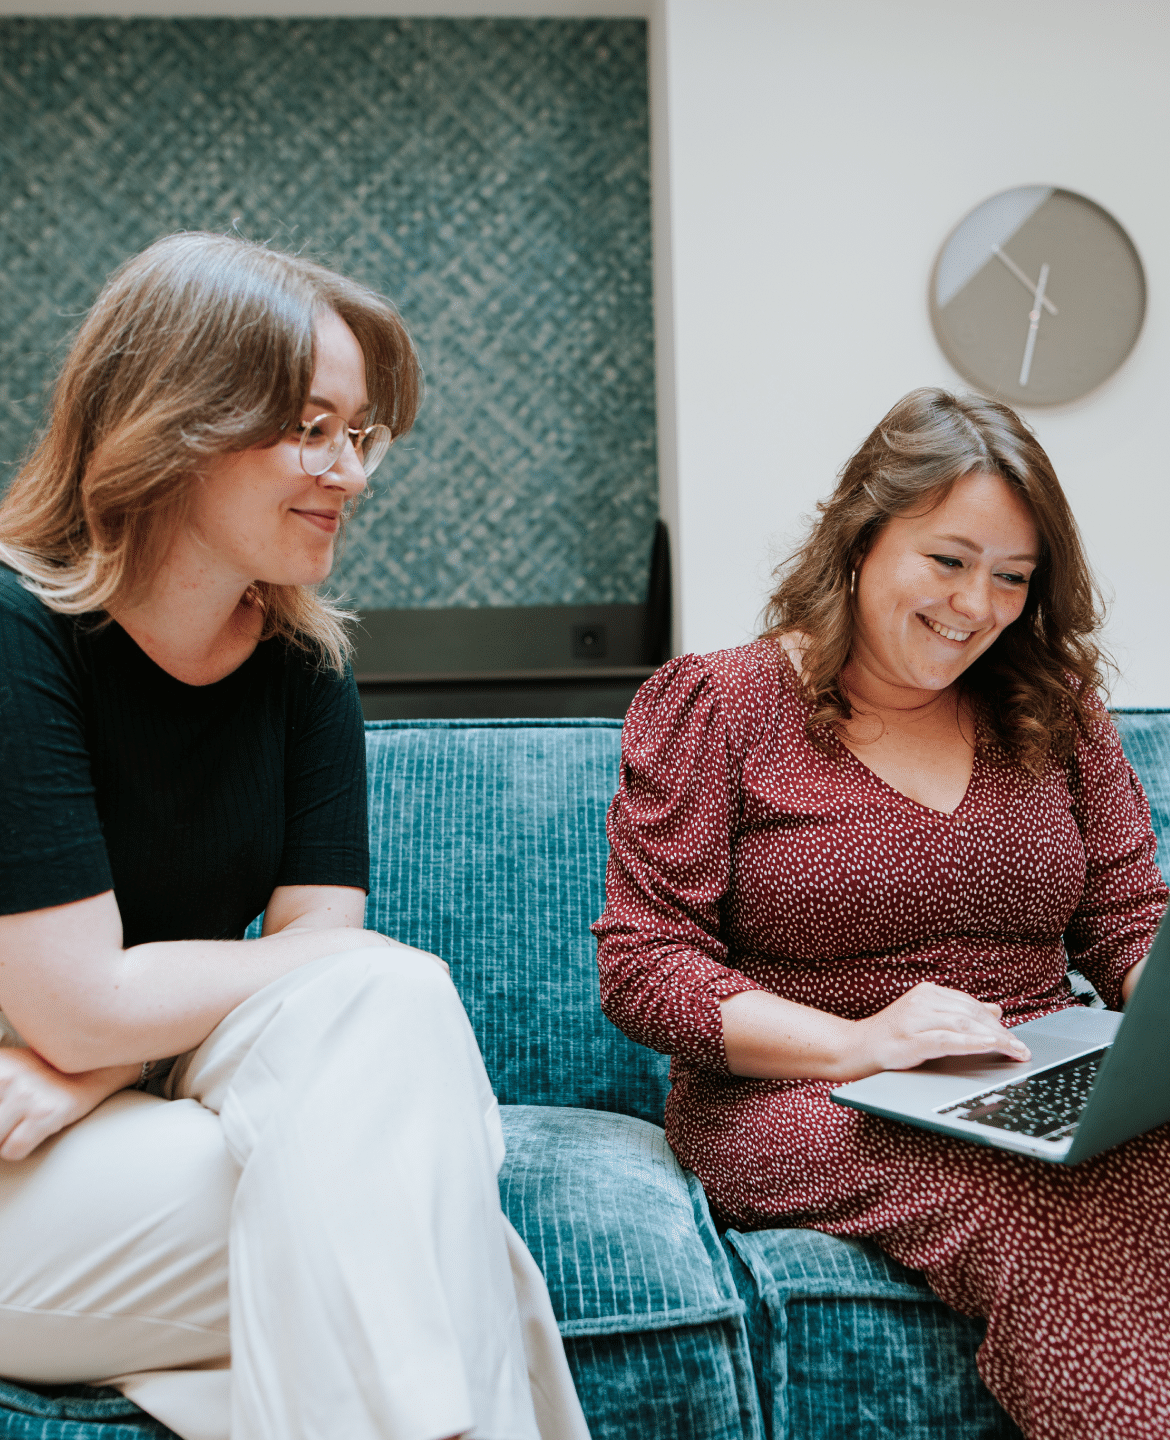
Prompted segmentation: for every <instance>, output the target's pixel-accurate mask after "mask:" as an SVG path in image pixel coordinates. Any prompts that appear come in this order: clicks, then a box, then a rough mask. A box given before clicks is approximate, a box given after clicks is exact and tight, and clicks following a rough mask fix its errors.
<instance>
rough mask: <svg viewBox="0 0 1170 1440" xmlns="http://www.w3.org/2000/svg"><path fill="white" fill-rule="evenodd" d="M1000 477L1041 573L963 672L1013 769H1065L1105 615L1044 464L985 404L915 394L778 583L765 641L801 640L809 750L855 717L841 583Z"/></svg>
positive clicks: (849, 625)
mask: <svg viewBox="0 0 1170 1440" xmlns="http://www.w3.org/2000/svg"><path fill="white" fill-rule="evenodd" d="M976 473H981V474H989V475H998V476H1000V477H1001V478H1002V479H1003V480H1004V481H1006V483H1007V484H1008V485H1010V486H1011V488H1012V489H1013V490H1015V491H1016V493H1017V494H1018V495H1019V496H1020V497H1021V498H1022V499H1023V501H1024V503H1025V504H1026V505H1027V507H1028V509H1029V510H1030V511H1031V514H1032V518H1033V520H1034V522H1035V524H1036V529H1037V531H1038V532H1039V535H1040V562H1039V564H1038V565H1037V567H1036V569H1035V571H1034V572H1033V574H1032V579H1031V581H1030V583H1029V585H1028V597H1027V600H1026V601H1025V602H1024V609H1023V612H1022V613H1021V615H1020V617H1019V618H1018V619H1017V620H1016V621H1015V622H1014V623H1013V624H1011V625H1009V626H1008V628H1007V629H1006V630H1005V631H1004V632H1003V634H1002V635H1001V636H1000V637H999V639H998V640H997V641H996V642H995V644H994V645H993V646H992V647H991V648H990V650H988V651H987V652H986V653H985V654H983V655H981V656H980V657H979V658H978V659H977V660H976V661H975V663H974V664H973V665H972V666H971V667H970V668H969V669H968V670H966V671H965V672H964V674H963V676H962V677H961V681H960V683H961V685H962V687H963V690H964V693H966V694H967V695H969V696H971V697H972V698H973V699H975V700H977V701H978V702H980V703H979V710H980V715H981V718H982V720H983V723H984V725H985V726H986V727H987V728H988V730H989V731H990V733H991V735H992V736H993V737H994V739H995V740H996V741H997V742H998V743H999V745H1000V746H1001V747H1002V749H1003V751H1004V752H1005V754H1006V755H1007V756H1008V757H1010V758H1011V759H1012V760H1014V761H1016V762H1018V763H1020V764H1022V765H1023V766H1025V767H1026V768H1027V769H1028V770H1030V771H1032V772H1033V773H1037V772H1038V771H1039V770H1040V769H1041V768H1042V767H1043V765H1044V763H1045V761H1046V760H1047V758H1048V756H1049V755H1053V756H1055V757H1056V758H1057V759H1059V760H1062V761H1063V760H1067V759H1068V757H1069V756H1070V755H1071V754H1072V750H1073V747H1074V745H1075V743H1076V739H1077V735H1078V734H1088V733H1089V731H1090V730H1091V728H1092V726H1093V723H1094V720H1093V713H1092V711H1091V710H1090V708H1089V707H1088V706H1087V705H1086V703H1085V698H1084V697H1085V695H1086V694H1087V692H1088V691H1089V690H1091V689H1093V688H1095V687H1103V683H1104V676H1103V673H1102V672H1103V669H1104V668H1105V665H1106V664H1107V662H1106V661H1105V659H1104V657H1103V655H1102V652H1101V650H1100V648H1099V646H1098V645H1097V643H1096V640H1095V636H1096V634H1097V632H1098V631H1099V629H1100V627H1101V624H1102V620H1103V606H1102V604H1101V600H1100V596H1099V594H1098V592H1097V588H1096V586H1095V584H1094V582H1093V577H1092V574H1091V573H1090V570H1089V566H1088V562H1087V561H1086V559H1085V553H1084V549H1083V547H1082V545H1081V540H1080V534H1079V532H1078V530H1077V524H1076V521H1075V520H1074V519H1073V515H1072V511H1071V510H1070V509H1069V504H1068V501H1067V500H1066V499H1065V495H1064V491H1063V490H1062V489H1061V488H1060V482H1059V481H1058V480H1057V478H1056V472H1055V470H1054V469H1053V467H1052V462H1051V461H1050V460H1049V458H1048V456H1047V455H1046V454H1045V452H1044V450H1043V448H1042V446H1041V445H1040V442H1039V441H1038V440H1037V439H1036V437H1035V435H1033V434H1032V432H1031V430H1029V429H1028V427H1027V426H1026V425H1025V424H1024V422H1023V421H1022V420H1021V419H1020V417H1019V416H1018V415H1017V414H1016V413H1015V412H1014V411H1013V410H1009V409H1008V407H1007V406H1006V405H1000V404H998V403H997V402H996V401H994V400H985V399H983V398H981V397H979V396H973V395H967V396H963V397H957V396H954V395H951V394H949V393H948V392H947V391H945V390H936V389H921V390H913V391H911V392H910V394H909V395H907V396H905V397H904V398H903V399H902V400H899V402H898V403H897V405H895V406H894V408H893V409H892V410H891V411H890V413H889V414H888V415H887V416H886V417H885V418H884V419H883V420H882V421H881V423H880V424H879V425H878V426H877V427H876V429H874V430H873V432H872V433H871V434H870V435H869V436H868V437H867V438H866V439H865V440H864V441H863V442H862V444H861V446H860V448H859V449H858V450H857V452H856V453H855V454H854V455H853V456H852V457H851V458H850V460H849V461H848V463H847V464H846V466H845V468H844V470H842V472H841V475H840V477H839V479H838V483H837V488H836V489H835V490H834V491H833V493H832V495H830V496H829V498H828V499H827V500H823V501H821V502H820V503H819V504H818V506H817V510H818V512H819V518H818V519H817V520H816V521H815V522H814V524H813V527H812V530H811V533H810V534H809V536H808V538H807V540H805V542H804V544H803V545H802V546H801V547H800V549H799V550H797V551H796V552H795V554H794V555H792V556H791V557H790V559H789V560H787V561H786V562H785V563H784V564H782V565H781V566H780V567H779V569H778V570H777V572H776V578H777V580H778V581H779V584H778V585H777V588H776V590H775V591H774V593H773V594H772V596H771V599H770V600H769V602H768V607H767V609H766V611H765V614H764V622H765V626H766V629H765V632H764V633H765V634H766V635H769V636H772V637H776V636H779V635H781V634H783V633H785V632H786V631H799V632H802V633H803V634H804V635H805V636H806V637H807V639H808V645H807V648H806V650H805V651H804V655H803V658H802V666H801V672H802V681H803V685H804V691H805V695H806V697H807V698H808V700H809V701H810V703H811V704H812V706H813V709H812V713H811V714H810V715H809V717H808V720H807V721H806V730H807V733H808V737H809V740H810V741H811V742H812V743H813V744H814V745H816V746H817V747H818V748H819V749H825V748H826V746H827V743H828V740H827V736H828V733H829V732H830V731H831V729H832V728H833V727H835V726H837V725H839V724H840V723H841V722H843V721H846V720H848V719H849V718H850V717H851V715H852V713H853V712H852V708H851V706H850V703H849V697H848V694H847V692H846V690H845V688H844V686H843V685H842V683H841V672H842V670H843V669H844V668H845V665H846V662H847V661H848V659H849V654H850V651H851V650H852V648H853V634H854V625H855V611H854V605H853V599H852V594H851V583H850V578H851V574H852V572H853V571H854V570H856V569H857V568H858V567H859V566H860V564H861V562H862V560H863V559H864V557H865V555H866V553H867V551H868V550H869V547H870V546H871V545H872V544H873V542H874V540H875V538H876V537H877V535H878V533H879V531H880V530H881V529H882V528H883V527H884V526H885V524H886V523H887V522H888V521H889V520H891V519H892V518H893V517H894V516H896V515H905V514H910V513H913V512H916V511H918V512H920V511H922V510H923V509H924V508H927V509H929V508H932V507H933V506H934V505H937V504H940V503H941V502H942V501H943V500H945V498H946V496H947V495H948V494H949V493H950V490H951V487H952V486H953V485H954V484H955V482H956V481H957V480H960V479H962V478H963V476H965V475H972V474H976Z"/></svg>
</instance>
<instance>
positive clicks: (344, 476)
mask: <svg viewBox="0 0 1170 1440" xmlns="http://www.w3.org/2000/svg"><path fill="white" fill-rule="evenodd" d="M319 479H320V482H321V484H322V485H328V486H329V487H330V488H331V489H339V490H344V491H346V494H347V498H352V497H353V496H355V495H360V494H361V493H362V491H363V490H364V489H365V488H366V486H367V485H368V484H369V483H370V482H369V479H368V478H367V476H366V472H365V471H364V470H363V469H362V462H361V461H360V460H359V459H358V453H357V451H356V450H355V449H354V446H353V441H352V439H351V438H350V437H349V436H348V435H346V437H345V444H344V445H342V447H341V453H340V454H339V455H338V457H337V459H336V460H334V462H333V464H332V465H330V467H329V469H328V470H326V471H325V473H324V474H323V475H321V476H320V477H319Z"/></svg>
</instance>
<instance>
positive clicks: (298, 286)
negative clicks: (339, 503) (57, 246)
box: [0, 232, 421, 671]
mask: <svg viewBox="0 0 1170 1440" xmlns="http://www.w3.org/2000/svg"><path fill="white" fill-rule="evenodd" d="M322 309H329V310H332V311H334V312H335V313H336V314H337V315H339V316H340V317H341V319H342V320H344V321H345V323H346V324H347V325H348V326H349V328H350V329H351V330H352V331H353V333H354V335H355V336H356V338H357V341H358V344H359V345H360V346H361V348H362V354H363V356H364V357H365V362H366V384H367V389H368V393H369V397H370V403H371V411H370V423H373V422H374V421H381V422H382V423H383V424H385V425H388V426H389V427H390V430H391V431H392V433H393V435H394V436H395V437H396V438H397V437H398V436H400V435H401V434H403V433H404V432H405V431H406V430H409V428H410V426H411V425H412V424H413V422H414V418H415V414H416V412H417V409H418V405H419V399H420V389H421V374H420V370H419V366H418V361H417V359H416V357H415V353H414V349H413V347H412V345H411V342H410V337H409V336H408V335H407V333H406V330H405V327H404V326H403V324H402V321H401V320H400V319H399V318H398V315H397V313H396V312H395V310H394V308H393V306H391V305H390V304H389V302H388V301H386V300H384V299H383V298H382V297H381V296H380V295H378V294H376V293H375V292H374V291H373V290H370V289H368V288H367V287H366V286H364V285H361V284H358V283H357V282H356V281H353V280H347V279H345V278H344V277H343V276H341V275H337V274H335V273H334V272H333V271H331V270H327V269H325V267H324V266H321V265H317V264H314V263H313V262H312V261H309V260H304V259H301V258H299V257H297V256H292V255H285V254H282V253H280V252H279V251H275V250H270V249H269V248H268V247H267V246H264V245H259V244H256V243H255V242H253V241H250V240H244V239H241V238H240V237H238V236H235V235H211V234H203V233H198V232H195V233H187V234H180V235H170V236H168V237H167V238H166V239H164V240H159V241H157V242H156V243H155V244H154V245H151V246H150V248H149V249H147V250H144V251H143V252H142V254H140V255H136V256H134V257H133V259H131V260H128V261H127V262H126V263H125V264H124V265H123V266H122V267H121V268H120V269H119V270H117V271H116V272H115V273H114V274H113V275H112V276H111V277H110V279H109V281H108V282H107V284H106V286H105V288H104V289H103V290H102V292H101V294H100V295H99V296H98V298H97V301H96V303H95V304H94V306H93V309H92V310H90V312H89V314H88V315H87V316H86V318H85V320H84V321H83V322H82V325H81V328H80V330H79V331H78V333H77V336H76V338H75V340H74V342H73V344H72V346H71V347H70V350H69V353H68V355H67V357H66V359H65V363H64V365H63V366H62V369H61V373H60V375H59V376H58V379H57V383H56V387H55V389H54V392H53V401H52V408H51V412H50V417H49V422H48V426H47V428H46V430H45V432H44V434H43V435H42V437H41V438H40V440H39V442H38V443H37V444H36V446H35V448H34V449H33V450H32V452H31V454H30V455H29V456H28V458H27V459H26V461H25V462H24V464H23V465H22V466H21V469H20V471H19V473H18V474H17V476H16V478H15V479H14V480H13V482H12V484H11V486H10V487H9V489H8V492H7V494H6V495H5V496H4V499H3V502H0V560H3V561H4V562H5V563H6V564H8V565H10V566H11V567H12V568H13V569H14V570H16V571H18V572H19V573H20V574H21V575H22V576H23V579H24V583H25V585H26V586H27V588H28V589H29V590H31V591H32V592H33V593H34V594H35V595H37V596H38V597H39V598H40V599H41V600H42V601H43V602H44V603H45V604H46V605H47V606H49V607H50V609H53V610H57V611H60V612H62V613H63V614H66V615H82V614H92V613H94V612H102V611H105V612H109V610H110V609H111V608H113V607H116V606H118V605H122V604H126V603H133V601H134V600H135V599H136V598H137V597H139V596H140V595H141V593H142V591H143V589H144V588H145V587H146V586H147V585H149V583H150V581H151V579H152V578H153V576H154V575H155V574H156V573H157V571H158V567H159V565H160V564H161V563H162V561H163V559H164V557H165V555H166V553H167V550H168V548H169V546H170V544H171V541H172V539H173V536H174V534H175V531H176V529H177V527H178V526H180V525H181V524H182V523H183V520H184V517H185V515H186V512H187V504H188V499H189V496H190V494H191V490H192V487H193V485H194V484H196V483H197V480H198V477H199V472H200V467H201V466H202V465H204V464H205V463H206V462H207V461H208V460H209V459H212V458H213V457H216V456H219V455H224V454H228V453H232V452H236V451H241V450H249V449H251V448H253V447H254V446H264V445H272V444H275V443H276V442H277V440H278V439H279V438H280V436H281V431H282V430H283V429H284V428H285V427H287V426H288V425H289V423H290V422H291V423H295V422H296V421H298V420H299V419H300V418H301V413H302V409H303V407H304V404H305V402H306V401H307V399H308V396H309V389H310V384H311V381H312V377H313V368H314V363H315V357H314V316H315V314H316V313H318V312H319V311H320V310H322ZM246 599H248V600H249V601H250V602H251V603H253V604H255V605H257V606H258V607H259V608H260V609H261V610H262V611H263V615H264V624H263V630H262V636H263V638H265V639H266V638H268V637H270V636H274V635H276V636H280V637H281V638H282V639H283V640H285V641H286V642H287V643H291V644H294V645H298V646H301V647H303V648H306V649H310V650H315V651H316V652H317V654H318V655H319V657H320V658H321V660H322V661H323V662H324V663H326V664H328V665H329V666H331V667H332V668H334V669H336V670H338V671H340V670H342V669H344V667H345V663H346V660H347V658H348V656H349V653H350V649H351V645H350V641H349V636H348V633H347V622H348V620H349V617H348V616H347V614H346V612H345V611H343V610H341V609H339V608H338V607H337V606H335V605H333V604H331V603H329V602H328V601H327V600H325V599H324V598H322V596H321V595H320V594H318V593H317V590H316V589H315V588H314V587H310V586H301V585H274V584H269V583H267V582H264V581H259V582H257V583H256V584H255V585H253V586H252V587H251V589H250V590H249V592H248V594H247V596H246Z"/></svg>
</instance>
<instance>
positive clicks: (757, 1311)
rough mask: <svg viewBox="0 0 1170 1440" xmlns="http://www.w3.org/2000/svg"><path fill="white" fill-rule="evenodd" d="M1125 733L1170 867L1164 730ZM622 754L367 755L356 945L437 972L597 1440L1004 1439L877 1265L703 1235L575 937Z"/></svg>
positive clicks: (65, 1402) (3, 1420)
mask: <svg viewBox="0 0 1170 1440" xmlns="http://www.w3.org/2000/svg"><path fill="white" fill-rule="evenodd" d="M1119 723H1120V724H1121V726H1122V730H1123V735H1124V739H1125V744H1126V748H1127V751H1128V753H1129V755H1130V758H1131V759H1132V761H1133V763H1134V765H1135V767H1136V769H1137V770H1138V773H1139V775H1140V776H1141V778H1142V780H1143V783H1144V784H1145V786H1146V790H1147V793H1148V794H1149V796H1150V799H1151V802H1152V806H1153V810H1154V818H1155V825H1156V826H1157V828H1158V831H1159V835H1160V837H1161V839H1162V847H1163V848H1162V850H1161V851H1160V859H1161V861H1162V864H1163V867H1164V868H1167V862H1168V859H1170V855H1168V852H1170V711H1160V712H1149V711H1146V712H1128V713H1124V714H1122V715H1120V716H1119ZM619 739H620V723H619V722H618V721H613V720H565V721H547V720H535V721H524V720H512V721H508V720H504V721H386V722H380V723H375V724H371V725H370V726H369V727H368V736H367V742H368V755H369V783H370V824H371V839H372V854H373V857H374V861H373V879H372V890H371V894H370V900H369V908H368V912H367V924H369V925H371V926H372V927H374V928H377V929H378V930H381V931H383V932H384V933H386V934H389V935H394V936H397V937H398V938H399V939H401V940H404V941H407V942H408V943H410V944H412V945H418V946H420V947H422V948H424V949H427V950H431V951H434V952H435V953H436V954H439V955H442V956H443V957H444V958H445V959H446V960H447V961H448V962H449V963H450V966H451V972H452V976H453V978H454V980H455V983H456V985H457V986H458V988H459V991H460V993H461V995H462V996H463V1000H464V1004H465V1005H466V1007H467V1010H468V1013H469V1015H470V1016H471V1021H472V1024H473V1025H474V1027H475V1030H476V1033H477V1034H478V1036H479V1040H480V1044H481V1046H482V1048H483V1053H484V1058H485V1060H486V1062H487V1067H488V1071H489V1073H490V1074H491V1076H492V1079H493V1083H494V1085H495V1087H496V1091H497V1093H498V1095H499V1098H500V1101H501V1104H502V1106H503V1120H504V1132H505V1136H506V1139H507V1142H508V1156H507V1160H506V1161H505V1164H504V1168H503V1171H502V1172H501V1175H500V1194H501V1200H502V1203H503V1205H504V1208H505V1210H506V1211H507V1213H508V1215H509V1216H510V1218H511V1220H512V1222H513V1223H514V1224H515V1225H516V1227H517V1229H518V1230H519V1231H520V1233H521V1234H522V1235H523V1237H524V1239H525V1240H526V1242H527V1244H528V1246H529V1248H530V1249H531V1251H532V1253H533V1255H534V1256H535V1258H536V1260H537V1262H538V1264H539V1265H540V1267H541V1269H542V1270H543V1272H544V1275H545V1278H546V1280H547V1282H548V1286H549V1291H550V1294H551V1296H552V1301H553V1305H554V1308H555V1309H556V1312H557V1317H558V1319H559V1321H560V1324H561V1330H562V1334H563V1335H564V1339H565V1347H566V1351H567V1353H568V1357H569V1363H570V1365H571V1367H572V1369H573V1374H574V1376H575V1379H576V1382H577V1386H578V1391H579V1393H580V1396H581V1400H582V1404H583V1406H584V1408H585V1413H586V1416H587V1418H588V1420H589V1423H590V1427H591V1430H592V1433H593V1436H594V1440H619V1437H620V1440H634V1437H639V1440H643V1437H662V1440H765V1437H767V1440H843V1437H849V1440H879V1437H881V1440H885V1437H896V1440H950V1437H954V1440H977V1437H978V1440H992V1437H1008V1436H1016V1435H1018V1433H1019V1432H1018V1431H1017V1430H1016V1428H1015V1426H1014V1425H1013V1424H1012V1423H1011V1421H1010V1420H1009V1419H1008V1417H1007V1416H1006V1415H1005V1414H1004V1413H1003V1411H1002V1410H1001V1409H1000V1408H999V1407H998V1405H996V1403H995V1402H994V1400H993V1399H992V1398H991V1396H990V1395H989V1393H988V1392H987V1391H986V1389H985V1388H984V1387H983V1385H982V1383H981V1382H980V1380H979V1377H978V1375H977V1373H976V1370H975V1363H974V1356H975V1351H976V1349H977V1347H978V1345H979V1342H980V1339H981V1336H982V1328H983V1327H982V1324H981V1323H980V1322H978V1321H974V1320H970V1319H968V1318H966V1317H964V1316H961V1315H957V1314H955V1313H954V1312H952V1311H950V1310H948V1309H946V1307H945V1306H943V1305H942V1304H940V1303H939V1302H938V1301H937V1300H936V1299H935V1298H934V1296H933V1295H932V1293H931V1292H930V1290H929V1289H928V1288H927V1286H926V1284H925V1282H924V1281H923V1279H922V1277H921V1276H920V1275H918V1274H917V1273H915V1272H914V1271H911V1270H907V1269H906V1268H904V1267H903V1266H900V1265H898V1264H895V1263H894V1262H893V1261H891V1260H890V1259H888V1258H887V1257H886V1256H885V1255H883V1254H882V1252H881V1251H880V1250H878V1249H877V1248H876V1247H875V1246H872V1245H869V1244H866V1243H860V1242H849V1241H844V1240H838V1239H835V1238H832V1237H829V1236H825V1235H821V1234H819V1233H817V1232H814V1231H806V1230H784V1229H777V1230H768V1231H759V1232H755V1233H752V1234H739V1233H737V1232H735V1231H728V1232H727V1233H726V1234H723V1235H720V1234H718V1233H717V1231H716V1228H715V1226H714V1225H713V1224H712V1221H711V1217H710V1213H709V1211H708V1208H707V1203H706V1200H705V1198H704V1195H703V1192H702V1189H701V1187H700V1186H699V1185H698V1183H697V1182H696V1181H695V1179H694V1177H693V1176H690V1175H688V1174H687V1173H686V1172H685V1171H683V1170H682V1169H681V1168H680V1167H679V1165H678V1164H677V1162H676V1161H675V1159H674V1157H673V1156H672V1155H671V1153H670V1150H669V1148H668V1147H667V1145H666V1141H665V1136H664V1135H663V1132H662V1129H661V1128H660V1122H661V1118H662V1113H663V1103H664V1100H665V1097H666V1091H667V1069H668V1063H669V1062H668V1060H667V1057H665V1056H662V1055H657V1054H655V1053H653V1052H652V1051H649V1050H646V1049H643V1048H641V1047H639V1046H637V1045H634V1044H632V1043H631V1042H630V1041H629V1040H627V1039H626V1038H625V1036H623V1035H622V1034H620V1033H619V1032H618V1031H617V1030H616V1029H615V1028H614V1027H613V1026H612V1025H610V1023H609V1022H608V1021H607V1020H606V1019H605V1018H604V1017H603V1016H602V1014H601V1011H600V1009H599V1005H598V996H597V972H596V959H595V947H594V943H593V940H592V938H591V936H590V934H589V923H590V921H591V920H593V919H594V918H595V917H596V916H597V915H598V914H599V913H600V910H601V907H602V895H603V883H604V873H605V861H606V844H605V833H604V818H605V811H606V808H607V806H608V804H609V800H610V797H611V795H612V793H613V790H614V788H615V785H616V782H617V769H618V757H619ZM2 1372H3V1357H2V1356H0V1373H2ZM169 1435H170V1432H169V1431H166V1430H165V1429H163V1427H161V1426H158V1425H157V1424H155V1423H154V1422H152V1421H150V1420H149V1418H148V1417H146V1416H144V1415H143V1414H142V1412H141V1411H138V1410H136V1409H135V1408H134V1407H133V1406H131V1405H129V1404H128V1402H126V1401H124V1400H122V1399H121V1398H120V1397H118V1396H115V1395H111V1394H109V1393H108V1392H105V1393H102V1392H97V1391H93V1390H88V1389H86V1388H85V1387H77V1388H76V1389H75V1390H74V1391H72V1392H70V1393H68V1394H59V1393H58V1394H53V1395H47V1394H37V1393H33V1392H31V1391H29V1390H26V1389H23V1388H21V1387H18V1386H12V1385H4V1384H2V1383H0V1436H2V1437H20V1440H146V1437H155V1440H166V1437H168V1436H169ZM274 1440H276V1437H274Z"/></svg>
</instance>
